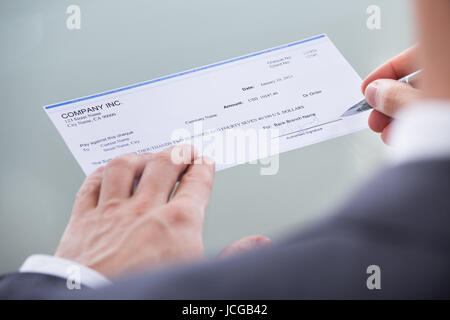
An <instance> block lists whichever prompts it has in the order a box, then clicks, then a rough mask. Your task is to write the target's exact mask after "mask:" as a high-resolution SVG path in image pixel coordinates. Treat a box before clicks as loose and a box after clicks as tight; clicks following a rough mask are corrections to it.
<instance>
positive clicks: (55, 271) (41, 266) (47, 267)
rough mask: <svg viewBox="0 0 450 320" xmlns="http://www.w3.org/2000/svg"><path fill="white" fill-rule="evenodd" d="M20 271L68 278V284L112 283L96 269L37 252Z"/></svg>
mask: <svg viewBox="0 0 450 320" xmlns="http://www.w3.org/2000/svg"><path fill="white" fill-rule="evenodd" d="M19 272H21V273H41V274H47V275H51V276H55V277H59V278H63V279H67V282H68V283H67V285H68V286H71V285H74V284H73V283H75V284H76V283H77V282H79V283H80V284H81V285H84V286H87V287H89V288H93V289H95V288H99V287H102V286H105V285H109V284H111V281H110V280H108V279H107V278H106V277H105V276H103V275H102V274H100V273H98V272H97V271H95V270H92V269H90V268H88V267H85V266H83V265H81V264H78V263H75V262H73V261H70V260H66V259H63V258H59V257H55V256H50V255H44V254H35V255H32V256H30V257H28V259H27V260H25V262H24V263H23V265H22V267H20V269H19ZM69 281H70V282H71V283H72V284H70V283H69Z"/></svg>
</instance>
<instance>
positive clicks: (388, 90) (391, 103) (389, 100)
mask: <svg viewBox="0 0 450 320" xmlns="http://www.w3.org/2000/svg"><path fill="white" fill-rule="evenodd" d="M398 93H399V88H398V87H397V86H394V85H391V86H387V87H385V88H384V90H383V93H382V95H381V105H382V107H383V110H384V111H385V112H386V113H389V114H392V113H393V112H395V111H396V109H397V108H398Z"/></svg>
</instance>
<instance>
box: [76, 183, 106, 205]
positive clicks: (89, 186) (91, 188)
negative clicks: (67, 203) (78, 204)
mask: <svg viewBox="0 0 450 320" xmlns="http://www.w3.org/2000/svg"><path fill="white" fill-rule="evenodd" d="M100 183H101V178H93V177H89V178H87V180H86V182H85V183H84V184H83V185H82V186H81V188H80V189H79V190H78V192H77V193H76V195H75V199H76V200H80V199H83V198H84V197H86V196H88V195H90V194H92V193H94V192H98V189H99V185H100Z"/></svg>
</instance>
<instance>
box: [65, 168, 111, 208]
mask: <svg viewBox="0 0 450 320" xmlns="http://www.w3.org/2000/svg"><path fill="white" fill-rule="evenodd" d="M103 170H104V167H99V168H97V170H95V171H94V172H93V173H92V174H91V175H89V176H88V177H87V178H86V179H85V180H84V182H83V184H82V185H81V187H80V190H78V193H77V195H76V198H75V203H74V205H73V213H74V214H82V213H84V212H86V211H88V210H90V209H93V208H95V207H97V204H98V197H99V194H100V187H101V185H102V179H103Z"/></svg>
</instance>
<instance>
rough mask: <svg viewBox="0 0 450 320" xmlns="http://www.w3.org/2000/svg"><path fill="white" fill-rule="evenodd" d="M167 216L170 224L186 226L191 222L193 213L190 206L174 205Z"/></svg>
mask: <svg viewBox="0 0 450 320" xmlns="http://www.w3.org/2000/svg"><path fill="white" fill-rule="evenodd" d="M166 216H167V219H168V220H169V223H170V224H186V223H188V222H190V221H191V218H192V212H191V210H190V209H189V206H188V205H183V204H181V203H173V204H171V205H170V208H169V212H167V215H166Z"/></svg>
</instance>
